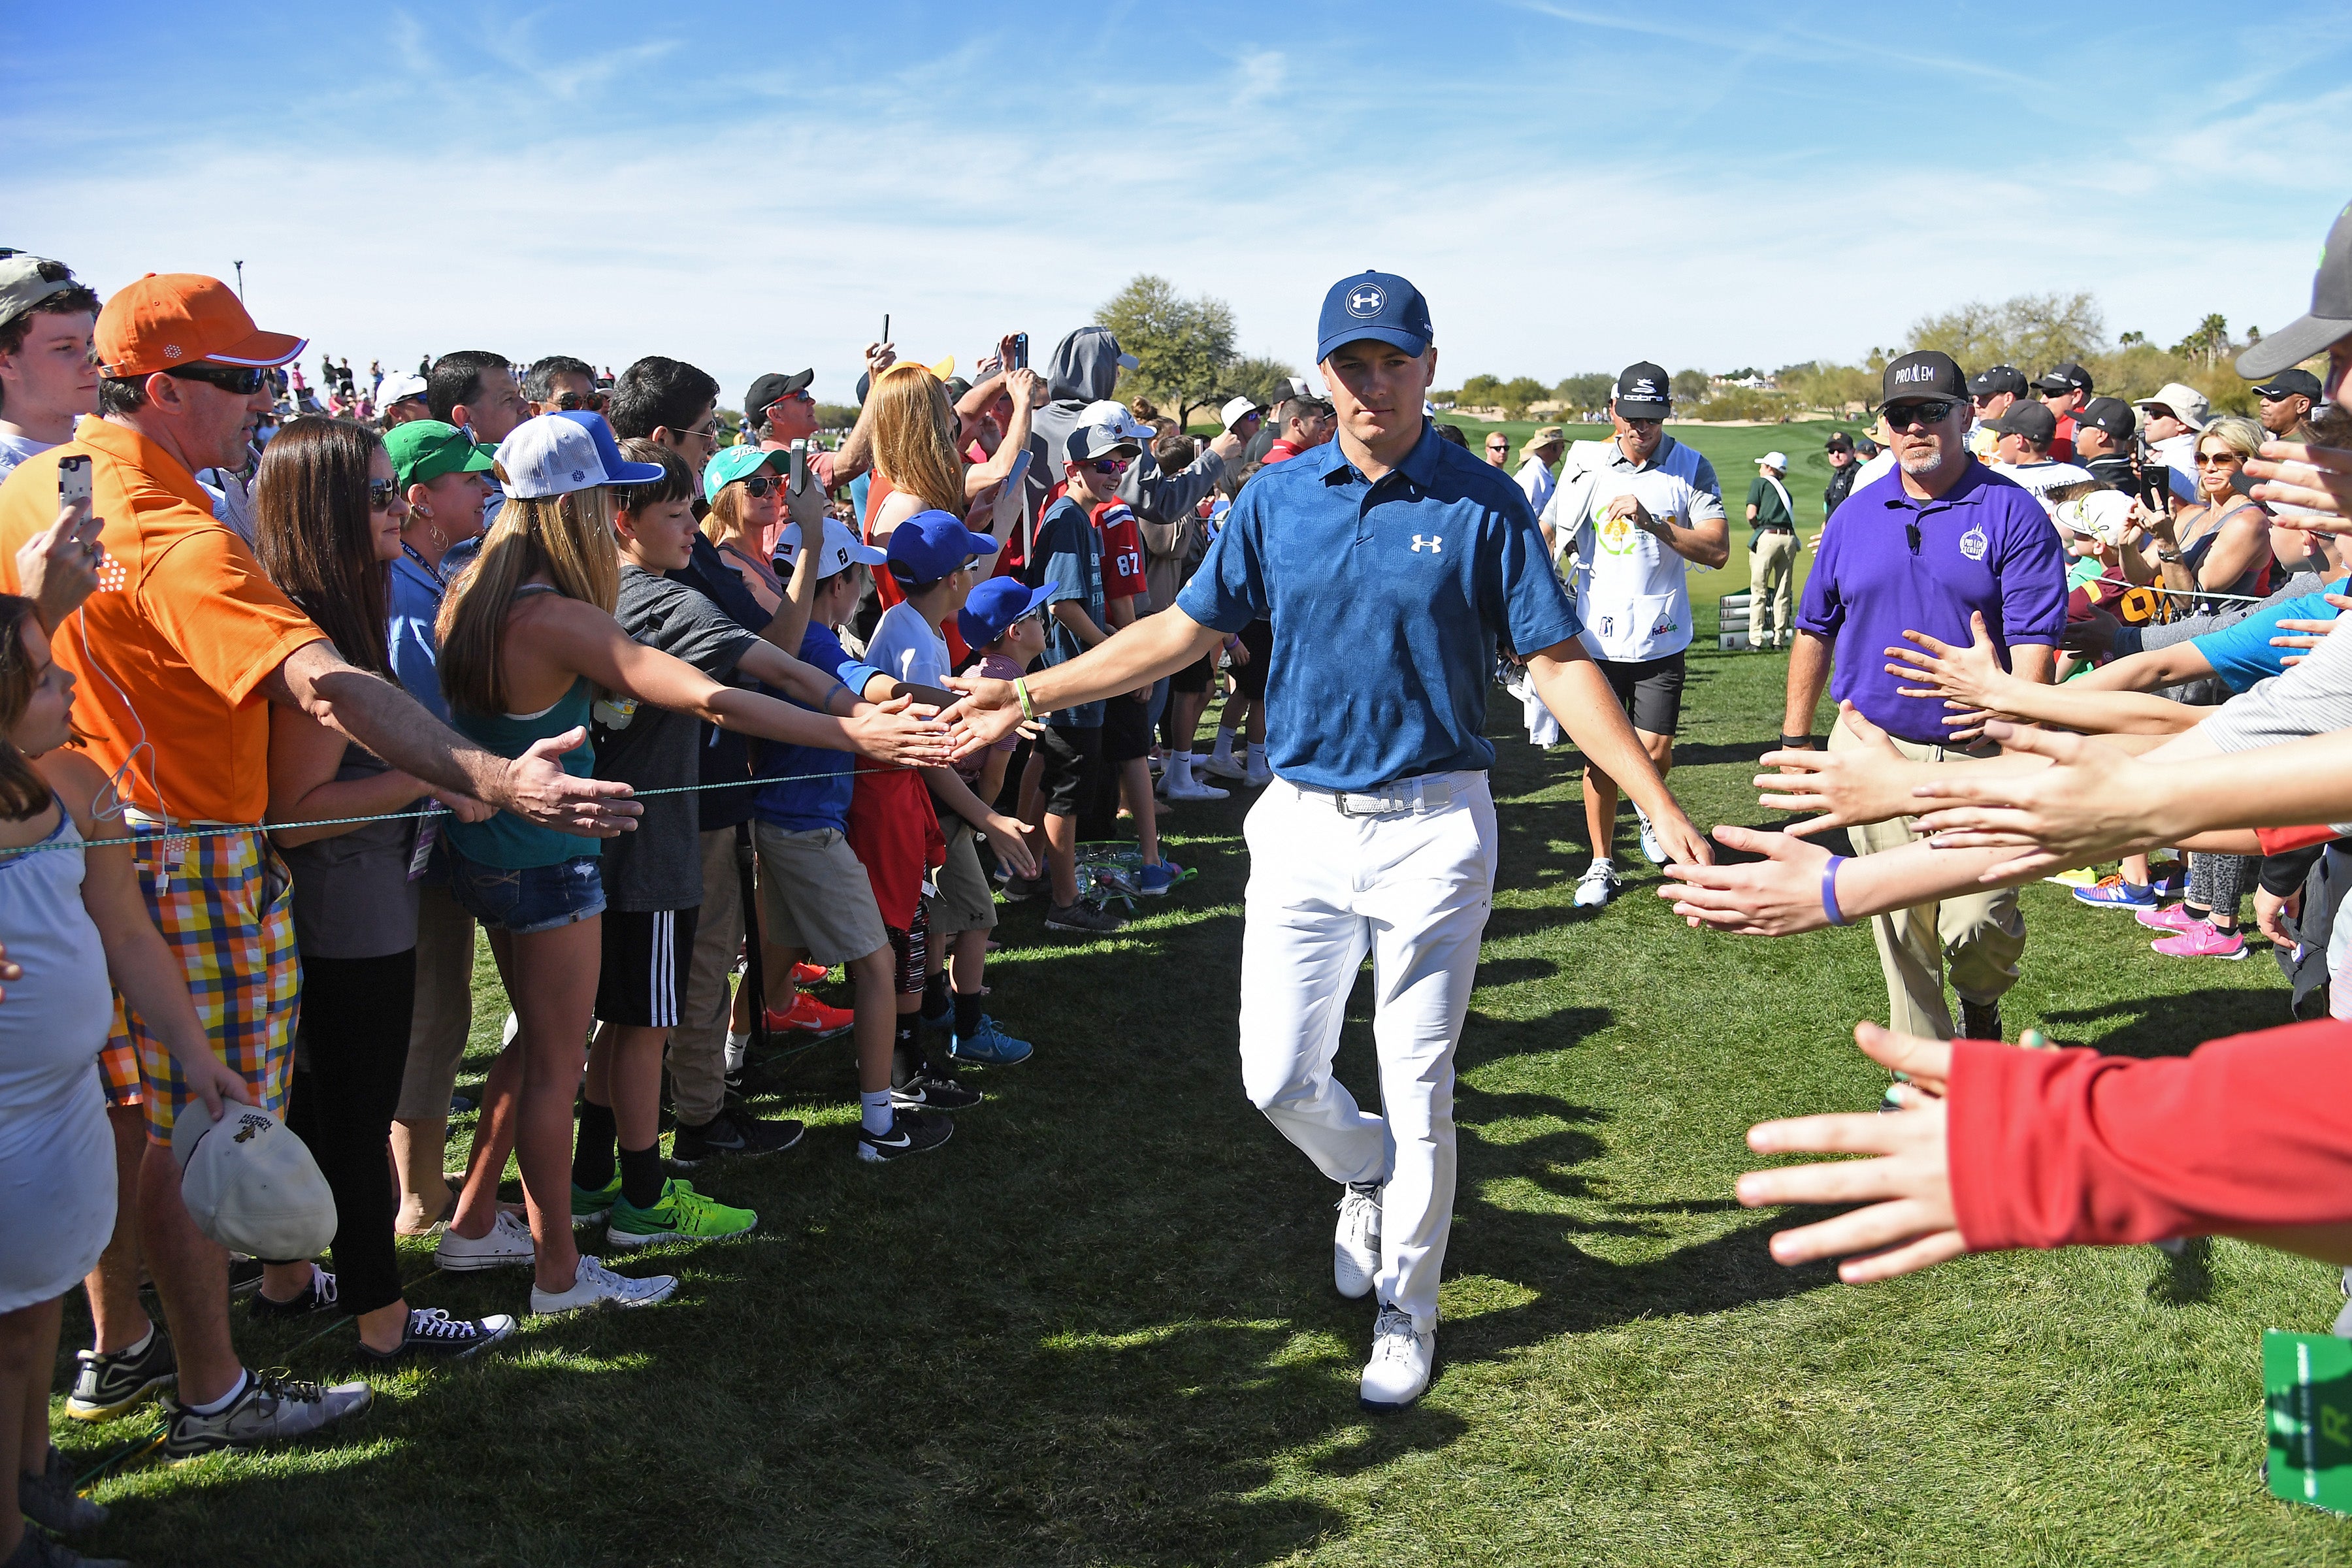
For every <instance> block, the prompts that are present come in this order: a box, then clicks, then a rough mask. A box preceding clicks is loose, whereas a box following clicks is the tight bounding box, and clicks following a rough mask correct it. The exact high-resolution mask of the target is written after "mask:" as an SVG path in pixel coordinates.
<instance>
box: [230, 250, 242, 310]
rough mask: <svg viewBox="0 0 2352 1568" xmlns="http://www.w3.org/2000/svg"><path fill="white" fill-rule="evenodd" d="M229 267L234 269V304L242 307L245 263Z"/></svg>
mask: <svg viewBox="0 0 2352 1568" xmlns="http://www.w3.org/2000/svg"><path fill="white" fill-rule="evenodd" d="M231 265H232V266H234V267H235V268H236V302H237V303H238V304H240V305H242V304H244V303H245V263H244V262H242V261H238V262H233V263H231Z"/></svg>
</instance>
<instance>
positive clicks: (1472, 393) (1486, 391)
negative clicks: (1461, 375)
mask: <svg viewBox="0 0 2352 1568" xmlns="http://www.w3.org/2000/svg"><path fill="white" fill-rule="evenodd" d="M1454 401H1455V402H1456V403H1458V404H1460V405H1462V406H1463V407H1465V408H1492V407H1494V406H1495V405H1497V404H1499V403H1501V402H1502V401H1503V384H1502V383H1501V382H1499V381H1497V380H1496V379H1495V378H1494V377H1493V376H1491V375H1487V374H1484V373H1483V372H1482V373H1481V374H1477V375H1474V376H1472V377H1471V378H1470V379H1469V380H1467V381H1465V382H1464V383H1463V384H1462V390H1461V392H1460V393H1459V394H1458V395H1456V396H1455V398H1454Z"/></svg>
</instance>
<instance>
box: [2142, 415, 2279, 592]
mask: <svg viewBox="0 0 2352 1568" xmlns="http://www.w3.org/2000/svg"><path fill="white" fill-rule="evenodd" d="M2262 444H2263V427H2262V426H2259V425H2257V424H2255V423H2254V422H2253V421H2252V420H2251V419H2249V418H2247V417H2246V416H2244V415H2242V414H2231V415H2225V416H2222V417H2221V418H2219V419H2215V420H2213V421H2211V422H2210V423H2209V424H2208V425H2207V426H2205V428H2204V429H2202V430H2201V431H2200V432H2198V436H2197V457H2196V462H2197V485H2198V496H2199V499H2200V504H2198V505H2196V506H2191V507H2187V508H2184V509H2182V510H2179V511H2177V512H2172V513H2157V514H2153V515H2147V514H2144V521H2145V523H2146V526H2147V531H2148V534H2149V536H2150V538H2151V539H2152V540H2153V541H2154V542H2155V544H2156V547H2157V551H2156V558H2157V563H2158V572H2159V574H2160V575H2161V576H2162V578H2163V582H2164V585H2165V586H2166V587H2167V588H2168V589H2171V590H2172V591H2173V592H2174V593H2175V594H2178V595H2197V596H2196V597H2195V598H2193V599H2192V600H2191V602H2192V603H2194V604H2196V605H2198V607H2200V609H2201V608H2206V607H2208V606H2209V605H2210V604H2212V603H2214V602H2221V603H2226V602H2228V601H2229V600H2231V599H2242V600H2251V599H2259V598H2261V597H2262V596H2263V594H2264V593H2265V592H2266V591H2267V584H2268V583H2269V581H2270V573H2271V566H2272V557H2273V552H2272V550H2271V548H2270V514H2269V512H2268V511H2267V510H2264V509H2263V506H2262V504H2261V503H2260V502H2258V501H2255V500H2252V499H2250V498H2248V497H2244V496H2241V495H2239V494H2238V493H2237V492H2236V491H2235V490H2234V489H2232V488H2231V479H2234V478H2235V477H2237V476H2238V475H2239V474H2240V473H2241V472H2242V471H2243V469H2244V468H2245V464H2246V459H2248V458H2252V457H2253V456H2254V455H2255V453H2256V452H2258V451H2259V450H2260V449H2261V447H2262ZM2205 595H2211V596H2212V597H2211V598H2210V599H2209V598H2207V597H2206V596H2205Z"/></svg>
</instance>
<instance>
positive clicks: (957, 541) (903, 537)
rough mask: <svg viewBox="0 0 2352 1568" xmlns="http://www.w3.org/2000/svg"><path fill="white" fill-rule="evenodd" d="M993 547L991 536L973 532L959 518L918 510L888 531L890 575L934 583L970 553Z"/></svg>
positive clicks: (988, 552)
mask: <svg viewBox="0 0 2352 1568" xmlns="http://www.w3.org/2000/svg"><path fill="white" fill-rule="evenodd" d="M996 550H997V541H996V540H995V539H993V538H992V537H991V536H990V535H988V534H985V533H974V532H973V531H971V530H970V529H968V528H966V527H965V526H964V525H963V519H961V518H960V517H953V516H950V514H948V513H946V512H943V511H939V510H931V511H919V512H917V513H916V514H915V515H914V516H912V517H910V518H908V520H907V521H904V522H902V523H900V524H899V525H898V527H896V528H894V529H892V530H891V531H890V544H889V556H888V559H889V562H890V575H892V576H893V577H896V578H897V579H898V581H900V582H901V583H936V582H938V581H939V580H940V578H942V577H944V576H946V575H947V574H949V573H950V572H952V571H954V570H955V569H956V568H957V567H959V566H961V565H962V564H963V563H965V562H967V561H969V560H971V558H972V557H973V556H975V555H993V554H995V553H996Z"/></svg>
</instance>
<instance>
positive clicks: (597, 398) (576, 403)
mask: <svg viewBox="0 0 2352 1568" xmlns="http://www.w3.org/2000/svg"><path fill="white" fill-rule="evenodd" d="M605 401H606V395H605V394H604V393H601V392H559V393H557V394H556V395H555V397H554V400H553V402H552V404H551V406H552V407H556V408H560V409H562V410H563V411H564V412H565V413H567V414H569V413H572V412H574V411H576V410H579V409H583V408H584V409H586V410H587V411H588V412H589V413H591V414H602V413H604V404H605Z"/></svg>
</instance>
